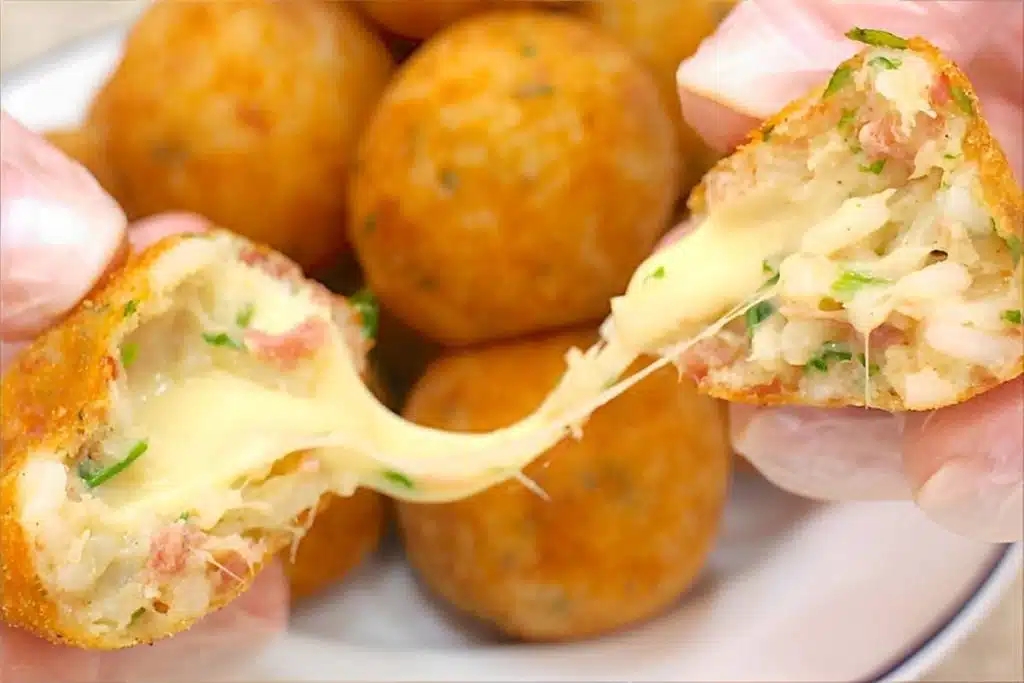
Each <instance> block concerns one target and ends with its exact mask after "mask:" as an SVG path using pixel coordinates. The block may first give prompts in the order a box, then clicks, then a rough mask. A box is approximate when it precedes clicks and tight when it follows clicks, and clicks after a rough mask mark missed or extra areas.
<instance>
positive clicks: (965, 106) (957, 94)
mask: <svg viewBox="0 0 1024 683" xmlns="http://www.w3.org/2000/svg"><path fill="white" fill-rule="evenodd" d="M949 94H950V96H951V97H952V98H953V101H954V102H956V106H958V107H960V110H961V111H963V113H965V114H967V115H968V116H974V102H972V101H971V97H970V95H968V94H967V91H966V90H964V89H963V88H961V87H959V86H956V85H954V86H952V87H951V88H950V89H949Z"/></svg>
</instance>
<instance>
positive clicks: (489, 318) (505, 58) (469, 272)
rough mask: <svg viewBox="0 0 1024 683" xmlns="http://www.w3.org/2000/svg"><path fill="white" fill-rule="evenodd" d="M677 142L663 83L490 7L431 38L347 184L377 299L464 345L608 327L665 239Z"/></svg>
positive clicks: (617, 56) (386, 105) (569, 31)
mask: <svg viewBox="0 0 1024 683" xmlns="http://www.w3.org/2000/svg"><path fill="white" fill-rule="evenodd" d="M674 150H675V141H674V131H673V129H672V126H671V121H670V119H669V118H668V115H667V114H666V112H665V110H664V108H663V106H662V102H661V99H660V96H659V93H658V90H657V85H656V83H655V81H654V79H653V77H652V76H651V75H650V74H649V73H648V72H647V70H646V69H645V68H644V67H643V66H642V65H641V64H640V62H639V61H638V60H637V59H636V58H635V57H633V55H631V54H630V53H629V52H628V51H626V50H625V49H624V48H622V47H621V46H619V45H618V44H617V43H616V42H615V41H614V40H612V39H610V38H607V37H605V36H603V35H601V34H600V33H598V32H597V31H596V30H595V29H594V28H593V27H591V26H589V25H588V24H587V23H586V22H584V21H582V20H580V19H577V18H573V17H566V16H562V15H557V14H549V13H542V12H528V11H521V12H493V13H488V14H485V15H481V16H479V17H474V18H471V19H467V20H465V21H463V22H460V23H459V24H458V25H457V26H454V27H452V28H451V29H450V30H447V31H445V32H444V33H442V34H440V35H438V36H437V37H435V38H434V39H432V40H431V41H428V43H427V44H426V45H424V47H423V48H421V50H420V51H419V52H418V53H417V54H416V55H414V56H413V57H412V58H411V59H410V60H409V61H408V62H407V63H406V64H405V65H404V66H403V68H402V70H401V72H400V73H399V75H398V76H397V77H396V79H395V81H393V83H392V85H391V86H390V88H389V90H388V93H387V94H386V95H385V96H384V98H383V99H382V100H381V103H380V106H379V107H378V109H377V110H376V112H375V114H374V117H373V120H372V121H371V123H370V124H369V126H368V127H367V130H366V134H365V136H364V137H363V139H362V141H361V143H360V148H359V166H358V170H357V172H356V173H355V174H354V176H353V180H352V185H351V188H350V189H351V192H350V196H351V214H350V216H351V219H350V222H349V227H350V231H351V238H352V242H353V244H354V246H355V249H356V252H357V255H358V257H359V260H360V262H361V263H362V265H363V268H364V270H365V272H366V277H367V281H368V282H369V285H370V287H371V289H373V291H374V292H376V293H377V296H378V297H379V298H380V300H381V302H382V303H383V304H384V305H385V306H386V307H387V308H388V309H389V310H390V311H391V312H392V313H394V314H395V315H396V316H397V317H399V318H401V319H402V320H403V321H404V322H405V323H407V324H408V325H409V326H410V327H412V328H414V329H416V330H417V331H419V332H421V333H422V334H424V335H425V336H427V337H429V338H431V339H433V340H435V341H438V342H441V343H444V344H447V345H464V344H470V343H475V342H480V341H484V340H494V339H500V338H508V337H512V336H515V335H519V334H525V333H530V332H535V331H539V330H543V329H551V328H554V327H558V326H561V325H564V324H570V323H579V322H584V321H587V320H593V319H595V318H597V317H600V316H601V315H603V314H604V313H605V312H607V310H608V299H609V297H611V296H612V295H614V294H617V293H619V292H620V291H621V290H622V289H623V288H624V287H625V285H626V283H627V282H628V279H629V276H630V275H631V272H632V270H633V269H634V268H635V267H636V266H637V265H639V263H640V262H641V261H642V260H643V258H644V257H645V256H646V255H647V254H648V253H649V252H650V250H651V249H652V248H653V247H654V244H655V242H656V240H657V238H658V237H659V236H660V235H661V233H662V232H663V231H664V230H665V229H666V228H667V227H668V226H667V223H668V219H669V217H670V212H671V208H672V203H673V202H674V200H675V196H676V192H675V187H676V184H677V179H678V163H677V162H678V155H677V154H675V152H674Z"/></svg>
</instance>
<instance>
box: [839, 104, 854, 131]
mask: <svg viewBox="0 0 1024 683" xmlns="http://www.w3.org/2000/svg"><path fill="white" fill-rule="evenodd" d="M856 118H857V110H856V109H844V110H843V113H842V114H840V115H839V130H840V131H842V132H846V131H847V130H848V129H849V128H850V127H852V126H853V122H854V119H856Z"/></svg>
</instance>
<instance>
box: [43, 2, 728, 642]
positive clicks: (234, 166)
mask: <svg viewBox="0 0 1024 683" xmlns="http://www.w3.org/2000/svg"><path fill="white" fill-rule="evenodd" d="M731 4H732V2H729V1H728V0H717V1H716V0H594V1H592V2H588V1H584V0H580V1H578V2H576V1H572V0H522V1H517V0H364V1H362V2H332V1H330V0H288V1H287V2H279V1H275V0H238V1H236V2H219V1H215V0H158V1H157V2H156V3H154V4H153V5H151V6H149V7H148V8H147V9H146V10H145V12H144V14H143V15H142V16H141V17H140V18H139V19H138V21H137V23H136V24H135V26H134V27H133V28H132V29H131V31H130V33H129V35H128V38H127V41H126V43H125V49H124V54H123V57H122V59H121V61H120V63H119V65H118V66H117V68H116V69H115V71H114V72H113V73H112V75H111V76H110V78H109V80H108V81H107V82H106V84H105V85H104V86H103V88H102V89H101V90H100V91H99V93H98V94H97V96H96V97H95V100H94V101H93V103H92V106H91V107H90V110H89V113H88V117H87V120H86V121H85V122H84V123H83V124H82V126H81V127H80V128H78V129H76V130H65V131H52V132H51V133H50V139H51V141H53V142H54V144H57V145H58V146H60V147H62V148H63V149H65V150H66V151H67V152H68V153H69V154H70V155H72V156H73V157H75V158H76V159H78V160H79V161H80V162H81V163H82V164H83V165H85V166H86V167H87V168H89V169H90V170H91V171H92V172H93V174H94V175H95V176H96V177H97V178H98V179H99V180H100V182H101V183H102V184H103V185H104V187H106V188H107V190H108V191H109V192H110V193H111V194H112V195H114V197H115V198H117V199H118V200H119V201H120V202H121V203H122V205H123V206H124V207H125V210H126V211H127V212H128V214H129V215H130V216H131V217H133V218H141V217H145V216H148V215H152V214H155V213H159V212H165V211H192V212H196V213H199V214H202V215H204V216H206V217H207V218H209V219H210V220H211V221H212V222H214V223H216V224H219V225H221V226H224V227H226V228H229V229H231V230H234V231H236V232H238V233H241V234H243V235H245V236H247V237H249V238H251V239H254V240H257V241H260V242H264V243H266V244H269V245H271V246H273V247H274V248H276V249H279V250H280V251H282V252H284V253H285V254H287V255H289V256H291V257H292V258H294V259H295V260H296V261H298V262H299V263H300V264H301V265H302V266H303V267H304V268H305V269H306V270H307V272H308V273H309V274H310V275H313V276H316V277H318V278H320V279H322V280H323V281H325V282H326V283H327V284H328V285H329V286H331V287H333V288H335V289H336V290H337V291H339V292H341V293H344V294H350V293H351V292H353V291H354V290H355V289H356V288H360V287H365V288H367V289H368V290H369V291H372V292H373V294H374V295H375V297H376V301H377V302H378V303H379V306H380V325H379V338H378V343H377V348H376V349H375V351H374V355H375V357H374V359H373V360H374V363H373V370H374V373H375V375H374V377H372V378H371V379H372V380H373V381H375V382H377V383H378V385H379V386H380V391H379V395H381V396H382V397H386V400H387V401H388V402H389V405H390V406H391V407H392V408H393V409H394V410H396V411H400V412H402V414H404V415H405V416H406V417H407V418H409V419H411V420H414V421H416V422H418V423H421V424H424V425H430V426H433V427H439V428H444V429H448V430H453V431H466V432H472V431H482V430H490V429H494V428H497V427H501V426H504V425H507V424H509V423H511V422H514V421H515V420H517V419H519V418H520V417H522V416H524V415H525V414H527V413H528V412H530V411H531V410H532V409H533V408H534V407H535V406H536V405H537V404H538V403H539V402H540V400H541V399H542V398H543V396H544V395H545V393H546V392H547V391H548V390H549V389H550V388H551V387H552V386H553V385H554V384H555V382H556V381H557V379H558V377H559V376H560V374H561V373H562V371H563V370H564V355H565V352H566V351H567V350H568V349H569V348H570V347H572V346H579V345H586V344H589V343H590V342H591V341H593V340H594V339H595V338H596V330H597V327H598V325H599V324H600V321H601V320H602V319H603V318H604V316H605V315H606V314H607V313H608V300H609V299H610V298H611V297H613V296H615V295H617V294H619V293H621V292H622V291H623V289H624V288H625V286H626V284H627V281H628V279H629V276H630V274H631V273H632V271H633V270H634V268H635V267H636V266H637V265H639V264H640V262H641V261H642V260H643V259H644V258H645V257H646V256H647V255H648V254H649V253H650V252H651V250H652V249H653V248H654V247H655V245H656V244H657V242H658V240H659V239H660V238H661V237H662V235H663V234H664V233H665V232H666V231H667V230H668V229H669V228H670V227H671V225H672V224H673V222H674V221H675V220H677V219H678V215H679V214H678V207H679V206H680V205H681V200H683V199H685V195H686V193H687V192H688V190H689V189H690V188H691V187H692V185H693V184H694V183H695V182H696V180H697V179H698V178H699V176H700V174H701V173H702V172H703V171H704V170H705V169H706V168H707V167H708V166H709V165H710V163H711V162H712V161H713V159H712V157H711V155H710V152H709V151H708V150H707V149H705V148H704V147H703V146H702V144H701V143H700V141H699V140H698V139H697V137H696V136H695V135H694V133H693V132H692V131H691V130H690V129H689V128H688V127H687V126H686V124H685V123H684V122H683V120H682V117H681V115H680V112H679V106H678V102H677V99H676V96H675V86H674V74H675V69H676V66H677V65H678V63H679V62H680V61H681V60H682V59H684V58H685V57H687V56H688V55H689V54H691V53H692V52H693V51H694V50H695V49H696V47H697V45H698V43H699V42H700V41H701V40H702V39H703V38H704V37H706V36H707V35H708V34H710V33H711V32H712V31H713V30H714V27H715V26H716V24H717V22H718V21H720V20H721V18H722V17H723V16H724V14H725V13H726V12H727V11H728V10H729V8H730V6H731ZM339 409H342V408H341V407H339ZM729 472H730V454H729V449H728V445H727V438H726V429H725V425H724V417H723V411H722V408H721V406H720V405H719V404H717V403H716V402H714V401H712V400H711V399H708V398H706V397H702V396H699V395H697V393H696V391H695V389H694V387H693V386H692V385H690V384H688V383H686V382H682V383H680V381H679V380H678V378H677V375H676V373H675V371H674V370H673V369H671V368H668V369H666V370H663V371H661V372H658V373H656V374H654V375H652V376H651V377H649V378H648V379H646V380H644V381H643V382H642V383H641V384H640V385H639V386H638V388H637V389H636V390H634V391H633V392H630V393H628V394H626V395H624V396H622V397H620V398H619V399H617V400H616V401H614V402H612V403H611V404H609V405H608V406H606V407H604V408H602V409H601V410H599V411H598V412H597V413H596V414H595V415H594V417H593V418H592V419H591V421H590V422H589V423H588V425H587V429H586V430H585V434H584V436H583V438H582V439H581V440H579V441H572V440H570V441H566V442H563V443H561V444H559V445H557V446H556V447H554V448H552V449H551V450H550V451H549V452H547V453H546V454H544V455H543V456H542V457H541V458H540V459H538V460H537V461H536V462H534V463H533V464H532V465H531V466H530V467H528V468H527V470H526V471H525V472H524V473H523V476H522V477H521V478H520V479H519V480H517V481H513V482H510V483H506V484H503V485H499V486H496V487H494V488H492V489H490V490H487V491H485V492H483V493H480V494H478V495H476V496H474V497H472V498H470V499H467V500H464V501H460V502H457V503H447V504H407V503H398V504H394V503H392V502H391V501H388V500H385V499H383V498H382V497H381V496H380V495H379V494H377V493H374V492H371V491H363V490H360V491H358V492H357V493H356V494H355V495H353V496H351V497H348V498H330V499H327V500H324V501H322V502H321V506H320V508H319V509H318V510H317V511H316V514H315V515H314V516H313V517H312V526H311V529H310V532H309V535H308V536H307V537H306V538H305V539H304V541H303V542H302V543H301V544H300V545H299V547H298V548H297V549H296V551H295V552H293V553H290V554H289V555H288V556H287V557H285V558H283V559H284V561H285V562H286V565H287V567H288V570H289V575H290V577H291V580H292V587H293V593H294V596H295V599H296V600H297V601H298V600H303V601H305V600H318V599H324V598H325V597H326V596H328V595H329V593H325V589H327V588H329V587H331V586H334V585H335V584H337V583H338V582H340V581H341V580H342V579H343V578H344V577H345V576H346V575H347V574H349V573H350V572H351V571H352V569H353V568H354V567H356V566H357V565H359V564H360V563H361V562H362V561H364V560H365V559H366V558H367V557H369V556H370V555H372V553H373V552H374V551H375V549H376V548H377V546H378V544H379V543H380V540H381V537H382V536H383V535H384V534H385V533H386V529H387V527H388V518H389V517H393V518H394V519H396V520H397V526H398V529H399V536H400V538H401V540H402V542H403V543H404V548H405V551H406V557H407V558H408V561H409V563H410V564H411V566H412V567H413V568H414V569H415V571H416V572H417V574H418V575H419V577H420V578H421V579H422V584H423V585H424V586H425V587H426V589H427V590H430V591H432V592H434V593H435V594H436V595H438V596H440V597H441V598H442V599H443V600H445V601H447V602H448V603H450V604H451V605H453V606H455V607H457V608H458V609H459V610H461V611H463V612H465V613H468V614H471V615H474V616H475V617H477V618H479V619H480V620H482V621H484V622H487V623H489V624H490V625H492V626H495V627H497V628H498V629H499V630H500V631H502V632H503V633H505V634H507V635H509V636H512V637H515V638H521V639H529V640H564V639H571V638H581V637H586V636H592V635H597V634H600V633H604V632H607V631H610V630H614V629H618V628H621V627H624V626H627V625H629V624H633V623H636V622H639V621H642V620H644V619H647V618H649V617H651V616H654V615H656V614H658V613H660V612H663V611H664V610H666V609H668V608H670V607H671V606H672V605H674V604H675V603H676V602H677V601H678V600H679V599H680V596H682V595H684V594H685V592H686V591H687V589H688V588H689V587H690V585H691V584H692V583H693V581H694V579H695V577H696V576H697V575H698V574H699V572H700V570H701V569H702V567H703V566H704V563H705V561H706V558H707V556H708V553H709V551H710V549H711V546H712V545H713V542H714V539H715V536H716V533H717V530H718V525H719V519H720V516H721V512H722V508H723V505H724V500H725V495H726V488H727V484H728V479H729ZM392 511H394V514H393V515H392V514H391V512H392ZM310 514H312V513H307V517H308V516H309V515H310ZM300 521H302V520H300ZM306 521H308V520H306Z"/></svg>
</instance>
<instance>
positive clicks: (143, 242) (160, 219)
mask: <svg viewBox="0 0 1024 683" xmlns="http://www.w3.org/2000/svg"><path fill="white" fill-rule="evenodd" d="M209 229H210V223H209V221H207V220H206V219H205V218H203V217H202V216H199V215H196V214H194V213H165V214H161V215H159V216H153V217H151V218H145V219H143V220H141V221H138V222H137V223H135V224H134V225H132V227H131V229H130V230H129V231H128V240H129V241H130V242H131V245H132V249H134V250H135V251H143V250H144V249H146V247H149V246H151V245H153V244H155V243H156V242H159V241H160V240H162V239H163V238H165V237H169V236H170V235H177V234H181V233H194V232H206V231H207V230H209Z"/></svg>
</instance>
